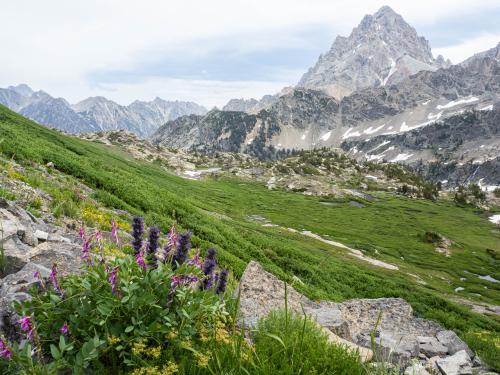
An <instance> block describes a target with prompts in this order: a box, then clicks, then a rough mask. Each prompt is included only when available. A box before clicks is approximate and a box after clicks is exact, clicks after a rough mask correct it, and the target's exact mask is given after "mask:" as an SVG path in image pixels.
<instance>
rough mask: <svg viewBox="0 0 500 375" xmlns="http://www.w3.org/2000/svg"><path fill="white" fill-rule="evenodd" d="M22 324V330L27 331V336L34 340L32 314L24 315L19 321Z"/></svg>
mask: <svg viewBox="0 0 500 375" xmlns="http://www.w3.org/2000/svg"><path fill="white" fill-rule="evenodd" d="M17 322H18V323H19V324H20V325H21V330H23V331H24V332H26V336H27V337H28V339H29V340H30V341H32V340H33V323H32V321H31V317H30V316H27V315H25V316H23V317H22V318H21V319H19V320H18V321H17Z"/></svg>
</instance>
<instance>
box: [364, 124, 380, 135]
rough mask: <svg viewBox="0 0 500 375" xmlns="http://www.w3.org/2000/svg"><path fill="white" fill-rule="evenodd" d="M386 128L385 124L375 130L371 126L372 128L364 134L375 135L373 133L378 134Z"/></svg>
mask: <svg viewBox="0 0 500 375" xmlns="http://www.w3.org/2000/svg"><path fill="white" fill-rule="evenodd" d="M384 126H385V124H382V125H380V126H378V127H376V128H375V129H373V128H372V127H371V126H370V127H369V128H368V129H366V130H365V131H364V132H363V133H365V134H373V133H376V132H378V131H379V130H381V129H382V128H383V127H384Z"/></svg>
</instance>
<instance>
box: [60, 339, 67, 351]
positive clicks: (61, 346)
mask: <svg viewBox="0 0 500 375" xmlns="http://www.w3.org/2000/svg"><path fill="white" fill-rule="evenodd" d="M64 349H66V341H65V340H64V336H63V335H61V336H59V350H60V351H61V353H62V352H64Z"/></svg>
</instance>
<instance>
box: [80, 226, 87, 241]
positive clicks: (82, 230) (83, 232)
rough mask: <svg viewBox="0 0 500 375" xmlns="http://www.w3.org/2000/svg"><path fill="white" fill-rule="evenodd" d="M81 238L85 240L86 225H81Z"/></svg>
mask: <svg viewBox="0 0 500 375" xmlns="http://www.w3.org/2000/svg"><path fill="white" fill-rule="evenodd" d="M78 234H79V236H80V238H81V239H82V240H85V237H86V234H85V227H80V231H79V232H78Z"/></svg>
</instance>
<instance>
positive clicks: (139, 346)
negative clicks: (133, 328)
mask: <svg viewBox="0 0 500 375" xmlns="http://www.w3.org/2000/svg"><path fill="white" fill-rule="evenodd" d="M145 349H146V343H145V342H144V340H140V341H137V342H135V343H134V345H133V346H132V353H134V354H135V355H140V354H142V353H143V352H144V351H145Z"/></svg>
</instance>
